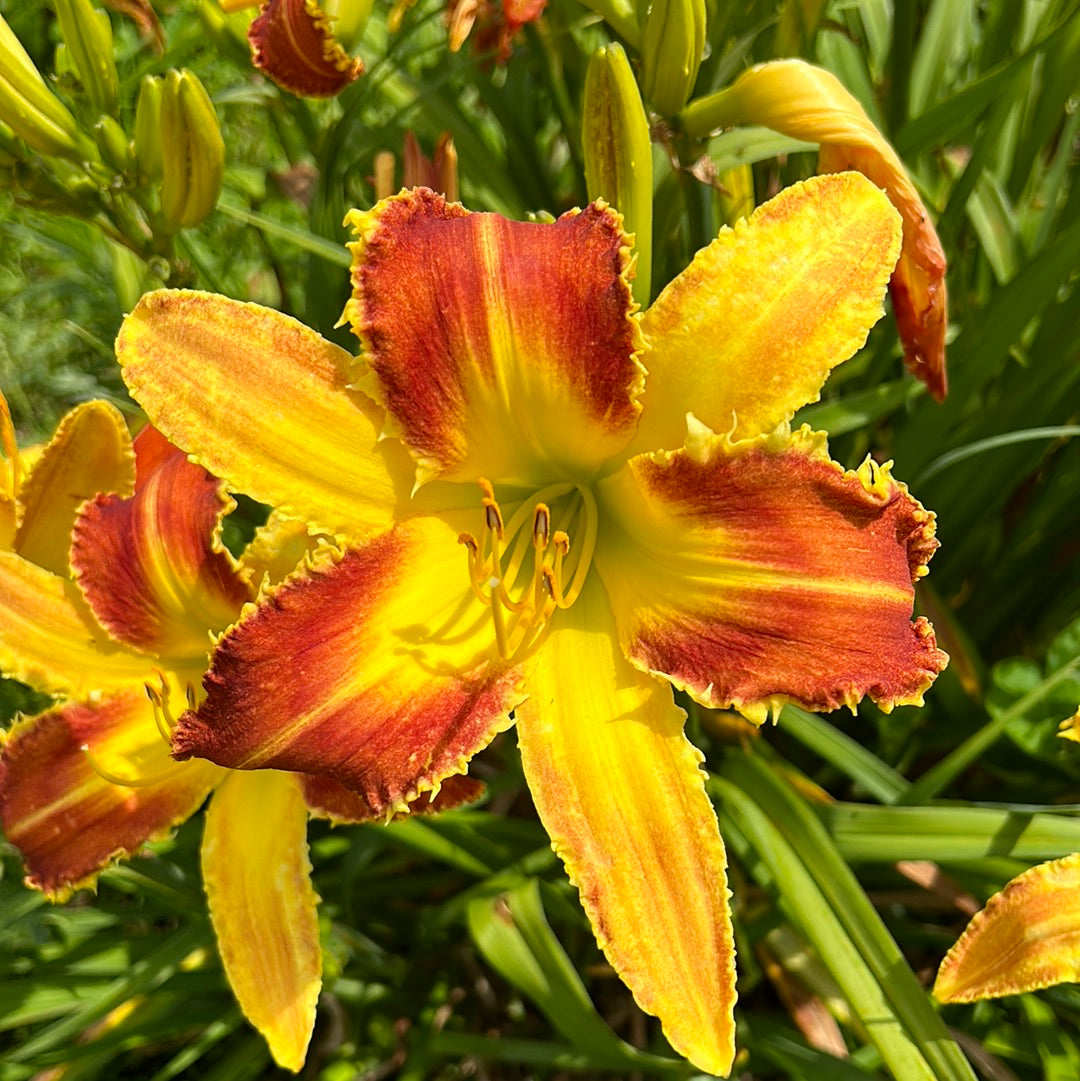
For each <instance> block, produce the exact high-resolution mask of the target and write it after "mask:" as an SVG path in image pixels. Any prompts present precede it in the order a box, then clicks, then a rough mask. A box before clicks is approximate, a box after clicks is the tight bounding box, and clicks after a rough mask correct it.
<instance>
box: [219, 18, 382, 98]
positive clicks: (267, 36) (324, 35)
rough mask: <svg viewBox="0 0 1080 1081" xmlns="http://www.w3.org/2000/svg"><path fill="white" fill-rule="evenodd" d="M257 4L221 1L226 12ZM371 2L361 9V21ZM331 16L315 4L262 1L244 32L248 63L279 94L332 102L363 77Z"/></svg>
mask: <svg viewBox="0 0 1080 1081" xmlns="http://www.w3.org/2000/svg"><path fill="white" fill-rule="evenodd" d="M258 2H259V0H222V3H221V7H222V9H223V10H225V11H238V10H240V9H241V8H245V7H253V6H254V5H255V4H256V3H258ZM369 10H370V4H364V5H363V16H364V18H365V19H366V17H367V12H368V11H369ZM334 22H335V18H334V16H333V15H332V14H330V13H329V12H328V11H327V10H326V9H325V6H321V5H320V4H319V3H318V2H317V0H263V2H262V5H261V7H260V9H259V14H258V16H257V17H256V18H255V20H254V21H253V22H252V24H251V27H250V28H249V30H248V41H249V42H250V44H251V59H252V63H253V64H254V65H255V67H257V68H258V69H259V71H261V72H262V73H263V74H264V75H266V76H267V77H268V78H270V79H272V80H273V81H274V82H275V83H277V85H278V86H280V87H281V88H282V90H288V91H289V93H290V94H296V95H297V96H298V97H302V98H332V97H334V96H335V95H336V94H340V93H341V91H342V90H344V89H345V87H347V86H348V85H349V84H350V83H353V82H355V81H356V80H357V79H359V78H360V76H361V75H363V74H364V64H363V61H361V60H359V59H357V58H356V57H353V56H350V55H349V54H348V53H347V52H346V51H345V49H344V47H343V46H342V44H341V42H340V41H339V40H338V37H337V36H336V35H335V33H334Z"/></svg>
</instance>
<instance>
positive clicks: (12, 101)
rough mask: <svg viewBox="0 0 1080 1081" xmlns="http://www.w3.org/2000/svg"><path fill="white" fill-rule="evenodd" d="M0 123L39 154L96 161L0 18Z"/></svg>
mask: <svg viewBox="0 0 1080 1081" xmlns="http://www.w3.org/2000/svg"><path fill="white" fill-rule="evenodd" d="M0 120H2V121H3V122H4V123H5V124H7V125H8V127H10V128H11V130H12V131H13V132H15V134H16V135H18V136H19V138H20V139H25V140H26V142H27V143H29V144H30V146H32V147H33V148H34V149H35V150H37V151H39V152H40V153H42V154H53V155H56V156H57V157H63V158H70V159H71V160H72V161H76V162H83V161H93V160H97V157H98V152H97V148H96V147H95V146H94V144H93V142H91V140H90V139H88V138H87V137H86V135H84V134H83V133H82V132H81V131H80V130H79V125H78V124H77V123H76V122H75V118H74V117H73V116H72V115H71V113H69V112H68V111H67V109H66V108H64V106H63V105H62V104H61V103H60V100H59V99H58V98H57V97H56V95H55V94H53V92H52V91H51V90H50V89H49V88H48V86H46V85H45V80H44V79H42V77H41V75H40V73H39V72H38V69H37V68H36V67H34V62H33V61H32V60H31V59H30V57H29V56H28V55H27V54H26V50H25V49H24V48H23V47H22V45H21V43H20V42H19V39H18V38H17V37H16V36H15V34H14V32H13V31H12V29H11V27H10V26H8V24H7V23H6V22H5V21H4V18H3V16H2V15H0Z"/></svg>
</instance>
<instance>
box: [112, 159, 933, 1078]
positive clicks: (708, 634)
mask: <svg viewBox="0 0 1080 1081" xmlns="http://www.w3.org/2000/svg"><path fill="white" fill-rule="evenodd" d="M349 220H350V222H351V224H352V226H353V227H354V229H355V230H356V233H357V237H358V239H357V241H356V243H355V244H354V245H353V252H354V263H353V285H354V293H353V298H352V300H351V301H350V302H349V304H348V307H347V309H346V316H347V318H348V319H349V321H350V322H351V323H352V326H353V329H354V330H355V332H356V333H357V335H358V336H359V338H360V341H361V343H362V346H363V353H362V356H361V357H360V358H359V359H358V358H355V357H353V356H351V355H350V354H349V353H348V352H346V351H345V350H343V349H341V348H339V347H338V346H336V345H334V344H332V343H330V342H328V341H326V340H324V339H323V338H321V337H319V336H318V335H317V334H316V333H314V332H313V331H311V330H309V329H308V328H306V327H304V326H302V325H301V324H299V323H296V322H295V321H293V320H292V319H289V318H287V317H286V316H283V315H280V314H278V313H276V312H273V311H270V310H267V309H265V308H260V307H258V306H255V305H251V304H241V303H237V302H234V301H231V300H227V299H225V298H224V297H219V296H213V295H210V294H205V293H192V292H171V291H165V292H159V293H154V294H150V295H148V296H146V297H144V298H143V299H142V301H140V303H139V305H138V306H137V307H136V309H135V310H134V311H133V312H132V314H131V315H130V316H129V317H128V319H127V320H126V321H125V324H124V326H123V328H122V329H121V332H120V337H119V339H118V342H117V348H118V355H119V357H120V360H121V363H122V365H123V368H124V374H125V378H126V380H127V381H128V385H129V386H130V388H131V389H132V392H133V393H134V395H135V397H136V398H137V399H138V400H139V401H140V402H141V403H142V405H143V406H144V408H145V409H146V410H147V411H148V413H149V414H150V416H151V417H152V418H153V419H154V422H155V423H156V424H158V425H159V426H161V427H162V428H163V430H165V431H167V432H168V433H169V434H170V436H171V437H172V438H173V439H175V440H176V441H177V442H178V444H179V445H181V446H183V447H186V448H189V449H191V450H192V451H193V452H194V453H195V455H196V457H197V458H198V459H199V460H200V461H202V462H203V464H204V465H206V466H207V468H209V469H212V470H213V471H214V472H216V473H218V474H219V475H222V476H225V477H227V478H228V480H229V482H230V483H231V484H232V485H234V486H235V487H236V488H238V489H242V490H244V491H247V492H248V493H249V494H251V495H253V496H254V497H255V498H257V499H259V500H262V501H263V502H266V503H269V504H271V505H275V506H278V507H280V508H281V509H282V510H283V511H284V512H285V513H288V514H290V515H295V516H297V517H300V518H303V519H304V520H306V521H307V522H308V523H309V525H310V526H311V527H312V528H314V529H317V530H318V531H320V532H323V533H325V534H327V535H330V536H333V537H335V538H336V539H337V540H338V542H339V543H340V544H341V551H340V552H332V551H329V550H326V551H324V552H323V553H322V554H321V555H320V556H316V557H315V558H314V559H313V560H312V561H311V562H310V564H309V567H308V569H307V570H305V571H304V572H301V573H298V574H297V575H295V576H293V577H292V578H290V579H289V580H287V581H286V582H285V583H283V584H282V585H281V586H280V587H278V588H276V589H272V590H270V591H268V592H267V593H266V595H265V596H264V598H263V601H262V603H260V604H259V605H258V606H257V607H250V608H248V609H246V610H245V612H244V614H243V615H242V616H241V618H240V620H239V622H238V623H237V624H236V625H235V626H234V627H232V628H231V629H230V630H229V631H228V632H227V633H226V634H225V635H224V636H223V637H222V638H221V639H220V641H219V643H218V648H217V651H216V653H215V656H214V660H213V663H212V666H211V670H210V672H209V674H208V676H207V679H206V684H205V686H206V690H207V697H206V699H205V701H204V702H203V703H202V704H201V705H200V706H199V707H198V709H197V710H193V711H190V712H188V713H186V714H185V715H184V716H183V717H182V718H181V719H180V721H179V724H178V727H177V730H176V734H175V737H174V748H175V750H176V752H177V754H178V756H179V757H181V758H187V757H189V756H201V757H205V758H208V759H210V760H211V761H214V762H218V763H220V764H222V765H228V766H231V767H234V768H241V769H258V768H266V767H269V768H280V769H296V770H306V771H313V772H318V773H325V774H329V775H330V776H332V777H334V778H336V779H337V780H338V781H340V782H341V783H342V784H343V785H345V786H346V787H348V788H349V789H351V790H353V791H355V792H357V793H360V794H361V795H362V796H363V797H364V798H365V799H366V800H367V802H368V805H369V807H370V809H371V811H372V812H373V813H386V812H388V811H391V810H394V809H397V808H401V807H403V806H404V804H405V801H407V800H409V799H411V798H413V797H415V796H416V795H417V794H418V793H421V792H425V791H429V790H431V789H433V788H437V787H438V786H439V785H440V784H441V783H445V780H446V779H447V778H450V777H453V776H454V775H456V774H458V773H460V772H461V771H462V770H463V769H464V766H465V763H466V761H467V760H468V758H469V757H470V756H471V755H473V754H474V753H475V752H477V751H479V750H480V749H481V748H482V747H484V746H485V745H486V744H487V743H488V741H489V740H490V739H491V738H492V737H493V736H494V734H495V733H496V732H498V731H500V730H502V729H504V728H506V727H507V725H508V724H509V721H508V719H507V718H508V714H509V712H510V711H511V710H513V711H514V716H515V719H516V723H517V732H518V740H519V744H520V747H521V753H522V759H523V763H524V768H525V774H526V777H527V779H528V782H529V786H530V788H531V790H532V793H533V796H534V799H535V802H536V806H537V809H538V811H539V814H540V817H541V819H542V820H543V822H544V824H545V826H546V827H547V829H548V832H549V833H550V835H551V838H552V842H553V845H554V847H555V848H556V850H557V851H558V852H559V854H560V855H561V856H562V858H563V859H564V860H565V862H566V865H567V868H568V871H569V874H570V877H571V879H572V881H573V882H574V883H575V884H576V885H577V887H578V889H579V890H580V893H581V899H582V903H583V905H584V907H585V909H586V911H587V913H588V915H589V917H590V919H591V921H592V925H593V927H594V929H595V931H596V934H597V938H598V940H599V942H600V944H601V946H602V947H603V949H604V950H605V952H606V953H607V955H608V957H609V958H610V960H611V962H612V964H613V965H614V967H615V969H616V970H617V971H618V972H619V974H620V975H621V976H622V978H623V979H624V980H625V981H626V983H627V984H628V985H629V986H630V988H631V989H632V990H633V992H634V995H635V997H636V998H637V1001H638V1002H639V1003H640V1004H641V1006H642V1007H643V1008H644V1009H645V1010H647V1011H649V1012H651V1013H654V1014H656V1015H658V1016H659V1017H660V1019H661V1021H662V1023H663V1026H664V1031H665V1032H666V1034H667V1036H668V1038H669V1039H670V1041H671V1043H672V1044H673V1046H674V1047H675V1048H676V1049H677V1050H679V1051H680V1052H681V1053H682V1054H684V1055H686V1056H687V1057H688V1058H690V1059H691V1060H692V1061H693V1062H694V1063H696V1064H697V1065H698V1066H699V1067H701V1068H702V1069H705V1070H710V1071H712V1072H715V1073H721V1074H723V1073H726V1072H727V1071H728V1070H729V1068H730V1066H731V1062H732V1056H733V1034H734V1025H733V1022H732V1006H733V1002H734V995H735V991H734V956H733V947H732V938H731V925H730V920H729V914H728V900H727V898H728V892H727V886H726V881H725V856H724V849H723V844H722V842H721V839H720V836H719V833H718V830H717V823H716V816H715V814H714V812H713V809H712V807H711V805H710V803H709V800H708V798H707V796H706V794H705V790H704V785H703V778H702V774H701V770H700V763H701V755H700V754H699V753H698V751H697V750H695V748H693V747H692V746H691V745H690V744H689V743H688V742H687V741H686V739H685V737H684V735H683V722H684V713H683V711H682V710H681V709H680V708H679V707H678V706H676V705H675V703H674V701H673V699H672V692H671V686H672V685H673V686H675V687H677V688H680V689H683V690H686V691H687V692H688V693H689V694H690V695H691V696H692V697H693V698H694V699H696V700H697V701H698V702H700V703H701V704H703V705H705V706H709V707H735V708H737V709H739V710H741V711H742V712H743V713H744V714H746V715H747V716H749V717H752V718H753V719H755V720H758V721H760V720H763V719H764V718H765V717H766V716H768V714H769V712H770V711H775V710H777V709H778V708H779V707H780V706H782V705H783V704H784V703H787V702H795V703H798V704H800V705H802V706H805V707H808V708H811V709H830V708H833V707H835V706H837V705H841V704H845V703H846V704H851V705H854V703H856V702H857V701H858V700H859V699H860V698H862V697H863V696H864V695H869V696H871V697H872V698H873V699H875V700H876V701H877V702H879V704H880V705H882V706H883V707H884V708H885V709H891V708H892V707H893V706H894V705H896V704H898V703H905V702H919V701H921V698H922V694H923V691H924V690H925V689H926V688H927V686H929V684H930V683H931V682H932V680H933V679H934V677H935V675H936V674H937V672H938V671H939V670H940V669H941V668H942V667H943V665H944V663H945V657H944V655H943V654H942V653H941V652H940V651H939V650H938V649H937V648H936V645H935V641H934V635H933V632H932V630H931V628H930V627H929V625H928V624H927V623H926V622H925V620H922V619H919V620H916V621H915V622H914V623H912V621H911V615H912V601H913V583H914V581H915V580H916V579H918V578H919V577H920V576H921V575H922V574H924V573H925V566H926V561H927V560H928V558H929V557H930V555H931V553H932V551H933V549H934V548H935V547H936V541H935V540H934V539H933V516H932V515H931V514H929V513H928V512H926V511H925V510H923V508H922V507H921V506H920V505H919V504H918V503H917V502H915V500H913V499H912V498H911V497H910V496H909V495H908V494H907V490H906V488H905V487H904V486H903V485H902V484H899V483H898V482H896V481H894V480H893V479H892V477H891V476H890V473H889V469H888V467H887V466H877V465H876V464H874V463H872V462H870V461H868V462H867V463H866V464H864V465H863V466H862V467H861V468H860V469H858V470H857V471H853V472H845V471H844V470H843V468H842V467H840V466H839V465H837V464H835V463H834V462H832V461H831V460H830V459H829V457H828V454H827V451H826V446H825V439H824V436H822V435H818V434H814V433H812V432H810V431H809V430H808V429H803V430H801V431H798V432H795V433H792V432H790V431H789V429H788V426H787V422H788V421H789V419H790V418H791V417H792V416H793V414H794V412H795V410H796V409H798V408H799V407H800V406H802V405H803V404H804V403H805V402H806V401H808V400H811V399H814V398H816V396H817V394H818V390H819V388H820V386H821V383H822V382H823V381H824V379H825V377H826V375H827V373H828V372H829V370H830V369H831V368H832V367H833V366H835V365H836V364H838V363H840V362H841V361H842V360H844V359H845V358H847V357H848V356H850V355H851V354H852V353H853V352H854V351H855V350H856V349H858V348H859V347H860V346H861V345H862V343H863V342H864V340H865V338H866V334H867V331H868V328H869V327H870V326H871V325H872V324H873V323H874V322H875V321H876V320H877V319H878V318H879V317H880V315H881V312H882V298H883V295H884V290H885V285H886V282H887V280H888V277H889V274H890V272H891V270H892V267H893V263H894V261H895V259H896V257H897V253H898V251H899V241H900V226H899V221H898V218H897V215H896V213H895V211H894V210H893V209H892V207H891V206H890V204H889V202H888V200H887V199H886V198H885V197H884V195H882V193H881V192H880V191H878V189H877V188H875V187H874V186H873V185H872V184H871V183H869V182H868V181H867V180H865V179H864V178H863V177H861V176H859V175H857V174H854V173H851V174H838V175H835V176H830V177H819V178H816V179H815V180H813V181H811V182H807V183H804V184H800V185H796V186H795V187H793V188H789V189H787V190H786V191H784V192H782V193H781V194H780V195H779V196H778V197H777V198H776V199H774V200H772V201H771V202H770V203H768V204H766V205H764V206H762V207H760V208H759V209H758V210H757V211H756V212H755V214H754V215H753V216H752V217H751V218H750V220H749V221H745V222H740V223H739V225H738V226H737V227H736V228H735V229H734V230H731V229H725V230H724V231H723V232H722V233H721V234H720V236H719V237H718V238H717V239H716V241H715V242H714V243H713V244H712V245H710V247H708V248H706V249H705V250H703V251H702V252H700V253H699V254H698V256H697V258H696V259H695V260H694V262H693V263H692V264H691V266H690V267H689V268H688V269H687V270H686V271H685V272H684V273H683V274H682V275H680V276H679V277H678V278H677V279H676V280H675V281H674V282H672V283H671V285H669V286H668V288H667V289H666V290H665V291H664V293H663V294H662V295H661V296H660V298H659V299H658V300H657V302H656V303H655V304H654V305H653V307H652V308H651V309H650V310H649V311H648V312H646V313H645V315H644V317H643V318H639V317H638V316H637V315H636V314H635V313H634V305H633V303H632V301H631V295H630V287H629V283H628V281H627V276H628V266H629V263H630V255H629V248H628V239H627V237H626V236H625V235H624V234H623V233H622V230H621V228H620V220H619V217H618V215H616V214H615V213H614V212H613V211H611V210H610V209H609V208H607V207H606V206H605V205H604V204H603V203H594V204H592V205H590V206H588V207H586V208H585V209H584V210H582V211H575V212H571V213H569V214H566V215H564V216H563V217H562V218H560V219H559V220H558V221H556V222H554V223H551V224H540V223H522V222H512V221H507V220H505V219H503V218H501V217H499V216H497V215H492V214H471V213H469V212H468V211H466V210H465V209H464V208H462V207H460V206H458V205H454V204H450V203H447V202H446V201H445V200H444V199H443V198H441V197H440V196H438V195H436V194H435V193H433V192H430V191H425V190H423V189H418V190H415V191H408V192H403V193H401V194H400V195H397V196H395V197H393V198H391V199H388V200H385V201H384V202H382V203H381V204H379V205H378V206H377V207H376V208H375V209H374V210H372V211H371V212H368V213H360V212H353V213H352V214H351V215H350V217H349ZM646 371H647V373H648V378H647V379H646ZM208 388H209V389H208ZM690 413H692V414H693V415H692V416H689V417H688V414H690Z"/></svg>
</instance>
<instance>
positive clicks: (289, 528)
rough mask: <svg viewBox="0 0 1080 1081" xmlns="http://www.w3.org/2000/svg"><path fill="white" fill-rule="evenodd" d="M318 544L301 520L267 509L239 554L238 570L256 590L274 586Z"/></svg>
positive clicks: (294, 568) (311, 552) (317, 540)
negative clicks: (249, 541) (266, 514)
mask: <svg viewBox="0 0 1080 1081" xmlns="http://www.w3.org/2000/svg"><path fill="white" fill-rule="evenodd" d="M318 546H319V539H318V537H313V536H312V535H311V533H310V532H309V531H308V528H307V525H306V524H305V523H304V522H301V521H300V520H299V519H297V518H289V517H288V516H287V515H284V514H282V513H281V512H280V511H277V510H274V511H271V512H270V517H269V518H268V519H267V520H266V522H265V524H263V525H261V526H259V528H258V529H256V530H255V536H254V537H252V539H251V543H250V544H249V545H248V546H247V547H246V548H245V549H244V551H243V552H242V553H241V554H240V559H239V561H238V562H239V565H240V573H241V574H242V575H243V576H244V577H245V578H247V579H248V581H250V582H251V584H252V585H253V586H254V587H255V588H256V589H259V588H260V587H261V586H263V585H267V586H274V585H277V584H278V582H280V581H282V580H283V579H284V578H286V577H288V575H290V574H292V572H293V571H294V570H296V568H297V567H298V566H299V565H300V563H301V561H302V560H303V559H304V557H305V556H308V555H314V554H315V550H316V548H318Z"/></svg>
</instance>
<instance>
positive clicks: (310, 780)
mask: <svg viewBox="0 0 1080 1081" xmlns="http://www.w3.org/2000/svg"><path fill="white" fill-rule="evenodd" d="M298 776H299V777H300V788H301V791H302V792H303V793H304V801H305V802H306V803H307V805H308V810H309V811H310V812H311V814H312V816H313V817H314V818H328V819H329V820H330V821H331V822H333V823H334V824H335V825H345V824H347V823H352V822H370V821H371V820H372V819H374V818H379V817H382V816H381V815H379V814H377V813H376V812H374V811H373V810H372V808H371V806H370V805H369V803H368V801H367V800H366V799H364V797H363V796H361V795H360V794H359V793H358V792H353V791H351V790H350V789H348V788H346V787H345V786H344V785H343V784H341V783H340V782H338V781H335V780H334V779H333V778H332V777H325V776H316V775H315V774H311V773H302V774H298ZM483 794H484V783H483V782H482V781H477V780H476V779H475V778H473V777H461V776H459V777H447V778H446V780H444V781H443V782H442V784H441V785H440V786H439V791H438V794H437V795H435V796H434V797H433V796H432V795H431V793H430V792H423V793H421V794H420V796H418V797H417V798H416V799H415V800H413V801H412V803H410V804H409V812H408V813H409V814H436V813H438V812H440V811H452V810H453V809H454V808H455V807H461V806H463V805H464V804H467V803H474V802H475V801H476V800H478V799H479V798H480V797H481V796H482V795H483Z"/></svg>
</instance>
